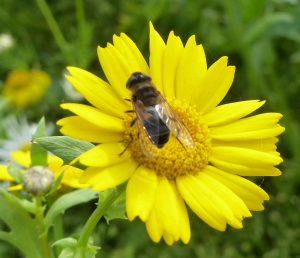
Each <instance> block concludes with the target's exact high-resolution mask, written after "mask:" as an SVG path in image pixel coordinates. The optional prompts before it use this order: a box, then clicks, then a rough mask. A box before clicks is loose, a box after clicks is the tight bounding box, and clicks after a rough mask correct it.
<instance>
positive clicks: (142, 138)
mask: <svg viewBox="0 0 300 258" xmlns="http://www.w3.org/2000/svg"><path fill="white" fill-rule="evenodd" d="M136 126H137V131H138V141H139V145H140V147H141V150H142V152H143V153H144V155H145V156H146V157H147V158H151V159H152V158H154V157H155V152H156V150H155V149H157V148H156V147H155V145H153V144H149V140H148V139H150V140H151V138H150V137H149V135H148V134H147V133H146V131H145V129H144V128H143V125H142V123H141V121H140V120H137V122H136ZM147 138H148V139H147Z"/></svg>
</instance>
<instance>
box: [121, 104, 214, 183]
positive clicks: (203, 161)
mask: <svg viewBox="0 0 300 258" xmlns="http://www.w3.org/2000/svg"><path fill="white" fill-rule="evenodd" d="M169 103H170V105H171V106H172V108H173V110H174V111H176V113H177V115H178V120H180V121H181V123H183V124H184V125H185V127H186V128H187V129H188V131H189V133H190V135H191V137H192V139H193V142H194V146H193V147H192V148H191V147H187V146H184V145H183V144H182V143H181V142H180V141H179V140H178V139H176V137H175V136H174V135H171V136H170V139H169V141H168V142H167V143H166V144H165V145H164V146H163V147H162V148H157V147H156V146H155V145H153V144H152V143H151V141H150V140H149V139H148V136H147V135H146V133H145V132H143V130H140V131H139V130H138V126H137V125H136V124H134V125H133V126H131V122H132V120H133V119H134V118H135V114H128V113H127V114H126V115H125V120H124V121H125V128H126V130H125V135H126V139H127V140H128V142H130V144H129V145H128V150H127V151H130V152H131V155H132V157H133V158H134V159H135V160H136V161H137V162H138V163H139V164H141V165H143V166H146V167H148V168H151V169H152V170H154V171H155V172H156V173H157V174H158V175H163V176H166V177H167V178H168V179H174V178H176V177H178V176H182V175H187V174H196V173H197V172H199V170H201V169H202V168H204V167H205V166H206V165H207V164H208V157H209V154H210V152H211V138H210V135H209V130H208V127H207V125H206V124H205V123H204V121H203V119H202V116H201V114H200V113H199V112H197V111H196V109H195V108H194V107H192V106H190V105H187V104H184V103H182V102H180V101H179V100H171V101H169Z"/></svg>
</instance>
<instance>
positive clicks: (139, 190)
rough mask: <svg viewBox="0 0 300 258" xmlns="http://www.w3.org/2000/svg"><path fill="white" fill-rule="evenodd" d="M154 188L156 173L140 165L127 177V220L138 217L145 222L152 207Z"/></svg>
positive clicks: (155, 186) (155, 185)
mask: <svg viewBox="0 0 300 258" xmlns="http://www.w3.org/2000/svg"><path fill="white" fill-rule="evenodd" d="M156 188H157V176H156V174H155V173H154V172H153V171H152V170H150V169H148V168H146V167H144V166H140V167H139V168H138V169H137V170H136V171H135V173H134V174H133V176H132V177H131V178H130V179H129V181H128V184H127V188H126V211H127V216H128V219H129V220H133V219H134V218H135V217H140V219H141V220H142V221H144V222H145V221H146V220H147V219H148V217H149V214H150V212H151V210H152V209H153V204H154V200H155V193H156Z"/></svg>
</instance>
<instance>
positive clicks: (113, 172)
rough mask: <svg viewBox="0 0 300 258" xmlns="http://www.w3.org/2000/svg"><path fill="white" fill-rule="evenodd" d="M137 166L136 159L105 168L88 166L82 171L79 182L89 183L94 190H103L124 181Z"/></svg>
mask: <svg viewBox="0 0 300 258" xmlns="http://www.w3.org/2000/svg"><path fill="white" fill-rule="evenodd" d="M137 166H138V164H137V163H136V161H134V160H133V159H128V160H126V161H124V162H121V163H118V164H115V165H114V166H109V167H105V168H98V167H89V168H87V169H86V171H85V172H84V174H83V176H82V178H81V181H80V182H81V183H86V184H88V185H90V186H91V187H92V188H93V190H95V191H104V190H106V189H109V188H112V187H115V186H117V185H119V184H122V183H123V182H125V181H126V180H127V179H128V178H129V177H130V176H131V175H132V174H133V172H134V171H135V170H136V168H137Z"/></svg>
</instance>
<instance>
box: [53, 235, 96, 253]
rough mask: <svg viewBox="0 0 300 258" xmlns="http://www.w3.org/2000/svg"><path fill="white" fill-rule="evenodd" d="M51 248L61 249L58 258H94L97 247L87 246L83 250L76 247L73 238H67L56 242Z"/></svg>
mask: <svg viewBox="0 0 300 258" xmlns="http://www.w3.org/2000/svg"><path fill="white" fill-rule="evenodd" d="M53 246H59V247H61V248H63V249H62V251H61V253H60V254H59V257H58V258H81V257H85V258H94V257H95V255H96V253H97V250H98V249H99V247H97V246H93V245H88V246H87V247H86V248H85V250H83V247H81V246H78V241H77V239H75V238H72V237H67V238H63V239H60V240H58V241H56V242H55V243H54V244H53Z"/></svg>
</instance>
